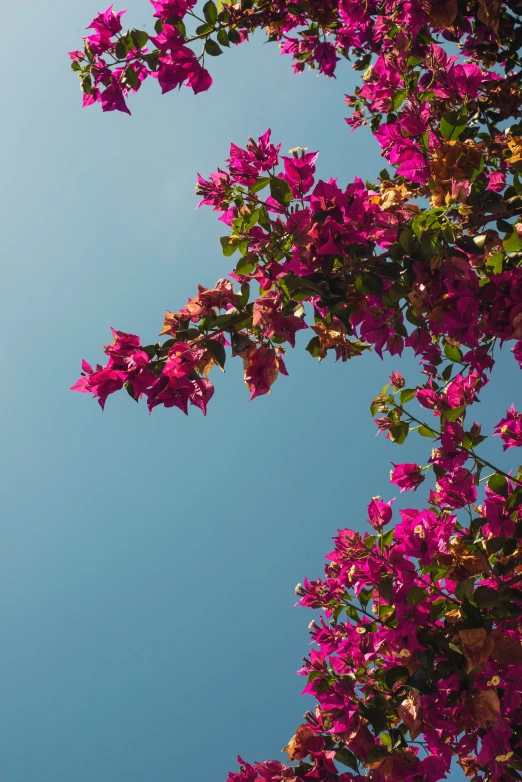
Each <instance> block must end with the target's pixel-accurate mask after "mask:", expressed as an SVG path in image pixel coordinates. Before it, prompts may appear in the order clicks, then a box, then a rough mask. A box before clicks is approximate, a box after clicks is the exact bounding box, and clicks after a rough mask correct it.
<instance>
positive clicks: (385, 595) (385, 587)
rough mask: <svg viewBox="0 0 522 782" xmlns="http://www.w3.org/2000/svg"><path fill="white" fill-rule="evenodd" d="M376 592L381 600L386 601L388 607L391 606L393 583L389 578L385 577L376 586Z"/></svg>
mask: <svg viewBox="0 0 522 782" xmlns="http://www.w3.org/2000/svg"><path fill="white" fill-rule="evenodd" d="M377 591H378V592H379V594H380V596H381V597H382V599H383V600H386V602H387V603H388V605H393V582H392V580H391V578H389V577H387V576H385V577H384V578H383V579H381V581H379V583H378V584H377Z"/></svg>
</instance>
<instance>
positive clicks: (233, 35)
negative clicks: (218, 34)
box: [228, 27, 241, 43]
mask: <svg viewBox="0 0 522 782" xmlns="http://www.w3.org/2000/svg"><path fill="white" fill-rule="evenodd" d="M228 40H229V41H230V43H240V42H241V36H240V34H239V33H238V31H237V30H236V28H235V27H231V28H230V30H229V31H228Z"/></svg>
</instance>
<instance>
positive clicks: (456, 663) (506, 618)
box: [70, 0, 522, 782]
mask: <svg viewBox="0 0 522 782" xmlns="http://www.w3.org/2000/svg"><path fill="white" fill-rule="evenodd" d="M151 2H152V6H153V9H154V16H155V19H156V22H155V25H154V34H152V35H151V34H150V33H148V32H146V31H143V30H137V29H132V30H130V31H128V32H124V30H123V27H122V15H123V13H124V12H123V11H118V12H115V11H114V10H113V7H112V6H111V7H110V8H108V9H107V10H106V11H105V12H104V13H100V14H98V15H97V17H96V18H95V19H94V20H93V22H92V23H91V25H90V27H89V32H90V34H89V35H88V36H87V37H86V38H85V39H84V48H83V50H78V51H74V52H71V53H70V57H71V60H72V69H73V71H75V72H76V73H77V75H78V76H79V78H80V82H81V86H82V90H83V102H84V105H91V104H95V103H100V104H101V108H102V110H103V111H112V110H119V111H123V112H127V113H130V112H129V109H128V106H127V100H128V98H129V95H130V94H131V93H135V92H138V91H139V89H140V88H141V85H142V83H143V81H144V80H145V79H146V78H148V77H151V78H153V79H156V80H157V81H158V83H159V86H160V88H161V91H162V92H163V93H165V92H169V91H171V90H173V89H174V88H181V87H182V86H188V87H190V88H191V89H192V90H193V91H194V92H195V93H198V92H201V91H204V90H207V89H209V88H210V86H211V84H212V78H211V76H210V73H209V70H208V67H207V66H208V65H209V60H210V58H211V57H214V56H219V55H221V54H222V53H223V51H224V49H226V48H231V45H234V46H235V45H239V44H240V43H243V42H244V41H247V40H248V39H249V38H250V37H251V36H252V35H253V34H254V33H255V32H256V30H263V31H264V32H265V34H266V35H267V37H268V40H270V41H274V42H278V44H279V48H280V50H281V53H282V54H289V55H291V57H292V61H293V68H294V71H295V72H296V73H299V72H300V71H302V70H303V69H304V68H306V67H310V68H314V69H317V70H319V72H320V73H322V74H324V75H325V76H327V77H334V76H335V74H336V70H337V68H338V67H339V63H340V62H341V61H342V60H343V59H347V60H349V61H350V62H351V63H352V65H353V67H354V68H355V69H356V70H358V71H360V72H361V73H362V74H363V76H362V81H361V83H360V85H359V86H358V87H357V88H356V90H355V92H354V94H353V95H349V96H346V97H345V100H346V103H347V105H348V107H349V109H350V116H349V117H347V119H346V122H347V124H348V126H349V127H350V128H351V129H352V130H354V129H356V128H357V127H359V126H361V125H368V126H369V128H370V130H371V132H372V133H373V134H374V136H375V138H376V139H377V141H378V143H379V145H380V147H381V150H382V155H383V157H384V159H385V161H386V167H385V168H383V170H382V171H381V173H380V175H379V177H378V178H377V180H376V181H375V182H363V180H361V179H355V181H354V182H352V183H349V184H347V185H346V186H342V185H340V184H339V183H338V181H337V180H336V179H330V180H328V181H324V180H317V179H316V162H317V154H318V153H316V152H309V151H308V150H306V149H303V148H300V147H296V148H294V149H292V150H290V152H289V153H288V154H287V155H284V154H282V152H281V150H282V145H281V143H274V141H273V140H272V138H271V133H270V130H267V131H266V133H264V134H263V135H262V136H261V137H260V138H258V139H253V138H249V139H248V141H247V142H246V144H245V146H244V147H239V146H236V145H235V144H232V145H231V148H230V154H229V158H228V160H227V161H226V164H225V166H224V167H223V168H219V169H218V170H217V172H215V173H212V174H210V175H209V176H208V177H207V178H205V177H203V176H199V175H198V184H197V188H196V189H197V192H198V194H199V196H200V198H201V201H200V205H206V206H210V207H211V208H212V209H213V210H214V211H216V212H218V214H219V220H220V221H221V222H222V223H223V225H224V226H225V230H226V231H227V232H226V235H225V236H223V237H222V238H221V248H222V252H223V255H224V256H225V257H226V258H232V257H233V256H234V257H235V259H236V261H235V266H234V268H233V270H232V271H231V272H230V274H229V278H228V279H226V278H223V279H219V280H218V281H217V283H216V285H215V287H214V288H212V289H209V288H205V287H203V286H199V288H198V292H197V293H196V295H195V296H194V298H192V299H190V300H189V301H188V303H187V304H186V305H185V306H184V307H182V308H181V309H179V310H178V311H176V312H170V311H168V312H167V313H166V315H165V318H164V322H163V327H162V329H161V332H160V336H161V337H163V338H164V339H163V341H160V342H156V343H154V344H148V345H143V344H142V343H141V340H140V338H139V337H137V336H135V335H133V334H128V333H125V332H122V331H115V330H113V338H114V339H113V342H112V343H111V344H110V345H108V346H107V347H106V348H105V354H106V356H107V357H108V360H107V363H106V364H105V365H104V366H103V365H96V367H95V368H94V369H93V367H92V366H91V365H90V364H88V363H87V362H85V361H84V362H83V364H82V375H81V377H80V379H79V380H78V381H77V382H76V383H75V385H74V386H73V390H76V391H80V392H82V393H91V394H93V395H94V396H95V397H96V398H97V399H98V401H99V403H100V405H101V406H102V408H103V407H104V405H105V403H106V400H107V398H108V396H109V395H110V394H112V393H114V392H115V391H118V390H121V389H123V388H125V389H126V390H127V392H128V393H129V395H130V396H131V397H132V398H133V399H135V400H136V401H138V400H139V399H141V398H145V399H146V402H147V405H148V408H149V411H152V409H153V408H154V407H156V406H158V405H164V406H165V407H178V408H180V409H181V410H183V412H185V413H187V412H188V409H189V405H192V406H196V407H199V408H200V409H201V410H202V411H203V413H205V412H206V408H207V404H208V403H209V401H210V400H211V398H212V395H213V391H214V387H213V384H212V382H211V381H210V380H209V375H210V372H211V371H212V369H213V368H214V367H215V366H217V367H219V368H220V369H222V370H224V368H225V364H226V361H227V357H228V356H231V357H240V358H241V359H242V360H243V364H244V380H245V384H246V386H247V388H248V390H249V392H250V398H251V399H253V398H255V397H257V396H260V395H262V394H267V393H270V390H271V388H272V386H273V384H274V383H275V381H276V380H277V379H278V377H279V374H284V375H286V374H287V370H286V366H285V357H286V351H287V348H288V346H290V347H294V346H295V342H296V334H297V332H298V331H301V330H304V329H310V332H311V333H312V335H313V336H311V337H310V339H309V341H308V344H307V348H306V349H307V351H308V352H309V353H310V354H311V356H312V357H315V358H317V359H319V360H323V359H324V358H325V357H326V356H327V354H328V353H329V352H332V353H333V354H334V355H335V358H336V360H339V359H340V360H341V361H342V362H346V361H348V360H350V359H352V358H356V357H358V356H361V355H362V354H363V353H366V352H370V351H375V352H376V353H377V354H378V355H379V356H381V357H382V356H383V354H384V353H389V354H390V355H392V356H401V354H402V353H403V351H404V350H405V349H410V350H413V352H414V353H415V355H417V356H418V357H419V360H420V363H421V366H422V371H423V373H424V376H425V378H426V379H425V382H424V383H423V384H422V385H420V386H418V387H415V388H413V387H412V388H407V387H406V383H405V380H404V378H403V377H402V376H401V375H400V374H399V373H398V372H394V373H393V374H392V376H391V378H390V383H389V384H388V386H386V387H385V388H384V389H383V390H382V392H381V393H380V394H379V395H378V396H377V397H376V398H375V399H374V400H373V402H372V405H371V412H372V415H373V416H377V417H376V419H375V420H376V425H377V428H378V432H383V433H385V436H386V437H387V438H389V439H391V440H392V441H393V442H395V443H397V444H398V445H401V444H402V443H404V441H405V440H406V438H407V437H409V436H410V435H411V434H412V433H414V432H415V433H416V434H417V435H420V436H423V437H425V438H426V439H427V440H432V441H433V445H434V448H433V450H432V451H431V454H430V455H429V456H428V458H427V460H426V464H425V465H420V464H412V463H397V464H394V465H393V469H392V472H391V483H392V484H393V485H395V486H396V487H397V488H398V489H399V490H400V491H401V492H406V491H415V490H417V489H418V488H419V487H420V486H421V484H423V488H422V489H421V491H423V490H424V487H425V486H427V485H429V484H430V482H431V487H430V489H429V492H428V497H427V506H426V507H424V508H420V509H408V510H402V511H400V512H399V513H398V514H396V515H398V519H397V520H396V524H395V526H391V527H389V528H388V529H386V528H387V527H388V525H390V524H391V522H392V519H393V516H394V509H393V500H389V501H384V500H383V499H381V498H380V497H374V498H372V499H371V501H370V503H369V505H368V522H369V525H370V527H371V528H372V529H371V531H370V530H369V531H368V532H367V533H366V534H365V535H360V534H359V533H356V532H352V531H350V530H340V531H339V534H338V537H337V538H335V549H334V551H333V552H332V553H331V554H329V555H328V557H327V559H328V565H327V567H326V572H325V578H324V580H317V581H312V582H309V581H307V580H305V581H304V583H303V585H302V586H301V585H299V586H298V589H297V594H298V596H299V603H300V604H301V605H304V606H308V607H312V608H316V609H319V610H321V611H322V612H323V614H324V616H323V615H322V616H321V617H320V619H318V620H317V621H316V622H313V623H312V625H311V637H312V641H313V645H314V647H313V650H312V651H311V653H310V655H309V657H307V658H306V659H305V662H304V666H303V668H302V670H301V671H300V673H301V674H302V675H303V676H306V677H307V685H306V687H305V692H306V693H309V694H311V695H313V696H314V697H315V698H316V700H317V707H316V710H315V712H310V713H307V714H306V716H305V722H304V723H303V724H302V725H300V726H299V727H298V728H297V730H296V733H295V735H294V736H293V737H292V739H291V740H290V742H289V743H288V745H287V747H286V751H287V753H288V763H287V764H283V763H281V762H279V761H268V762H265V763H255V764H254V765H250V764H248V763H246V762H244V761H242V760H240V770H239V771H238V772H233V773H232V772H231V773H230V774H229V777H228V782H253V781H254V780H258V779H260V780H269V781H270V782H282V780H289V781H290V782H297V780H302V779H310V780H319V781H320V782H335V781H336V780H340V782H352V781H353V782H357V780H362V779H363V778H365V779H370V780H373V782H398V781H399V780H406V781H407V782H436V781H437V780H439V779H443V778H445V777H446V775H447V773H448V771H449V769H450V766H451V763H452V761H453V759H457V761H458V763H460V765H461V767H462V769H463V770H464V772H465V774H466V775H467V776H468V777H469V778H470V779H473V780H484V782H489V781H490V780H506V782H507V780H512V779H522V775H521V773H519V772H522V727H521V726H522V635H521V631H520V616H521V615H522V590H521V582H522V473H521V472H520V471H516V470H512V471H510V472H505V471H502V470H500V469H498V468H496V467H495V466H494V465H492V464H491V463H490V462H489V461H488V460H487V459H486V458H485V456H484V455H483V448H482V445H483V443H484V441H485V440H486V435H485V434H483V433H482V429H481V426H480V425H479V424H478V423H476V422H473V423H469V420H468V409H469V408H470V407H471V406H472V405H473V404H474V403H475V402H476V401H477V399H478V397H479V394H480V392H481V389H482V388H483V387H484V385H485V384H486V383H487V382H488V381H489V379H490V377H491V374H492V370H493V369H494V364H495V351H496V350H498V348H499V347H501V346H502V345H504V344H505V343H507V344H508V345H509V346H510V349H511V351H512V353H513V357H514V360H515V361H516V362H517V363H518V364H519V365H520V366H522V266H521V263H522V222H521V221H520V220H521V218H520V217H519V216H520V215H522V182H521V180H520V171H522V123H521V124H519V119H520V116H521V113H522V108H521V107H522V92H521V87H520V83H521V81H522V61H521V59H520V46H521V44H522V22H521V15H522V6H521V5H520V4H519V2H518V0H509V2H501V0H459V1H457V0H380V1H379V2H377V0H368V2H365V3H363V4H361V3H358V2H353V1H352V0H302V1H301V0H297V1H296V2H294V1H293V0H243V1H242V2H237V3H229V2H223V3H221V4H220V5H219V6H218V5H216V4H215V3H214V2H213V1H212V0H209V2H206V3H205V4H204V5H203V6H202V8H201V9H199V6H197V4H196V2H194V0H165V1H164V2H163V1H161V0H151ZM91 31H92V32H91ZM456 52H458V53H456ZM428 414H429V420H425V418H426V416H428ZM499 415H500V414H499ZM493 434H494V435H495V436H499V437H500V438H501V440H502V443H503V447H504V449H505V450H508V449H511V448H513V447H519V446H520V445H522V413H520V412H518V411H517V410H516V409H515V408H514V407H513V406H512V407H511V408H510V409H509V410H508V411H506V412H505V414H504V417H502V418H500V420H499V422H498V424H497V425H496V426H495V429H494V432H493Z"/></svg>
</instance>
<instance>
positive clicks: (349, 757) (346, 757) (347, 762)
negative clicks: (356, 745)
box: [335, 747, 359, 771]
mask: <svg viewBox="0 0 522 782" xmlns="http://www.w3.org/2000/svg"><path fill="white" fill-rule="evenodd" d="M335 759H336V761H337V762H338V763H342V764H343V766H348V768H351V769H353V771H358V770H359V769H358V766H357V760H356V759H355V755H354V754H353V752H350V750H349V749H348V747H342V748H341V749H338V750H337V751H336V753H335Z"/></svg>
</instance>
